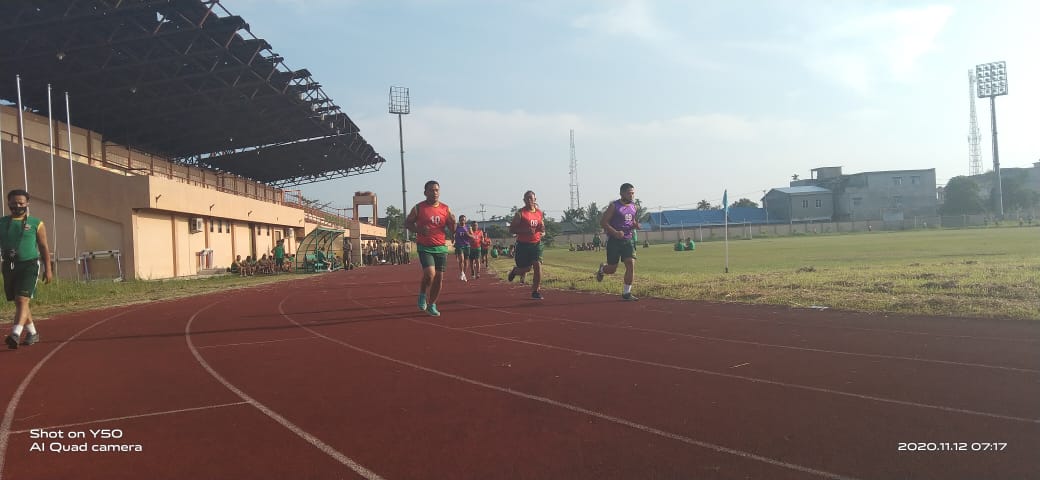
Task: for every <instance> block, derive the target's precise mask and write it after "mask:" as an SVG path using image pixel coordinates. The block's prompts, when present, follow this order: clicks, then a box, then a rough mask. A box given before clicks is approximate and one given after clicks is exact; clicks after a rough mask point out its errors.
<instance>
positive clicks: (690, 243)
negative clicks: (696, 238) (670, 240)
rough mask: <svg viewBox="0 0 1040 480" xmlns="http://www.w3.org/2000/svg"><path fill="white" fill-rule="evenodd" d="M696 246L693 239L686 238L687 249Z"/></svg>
mask: <svg viewBox="0 0 1040 480" xmlns="http://www.w3.org/2000/svg"><path fill="white" fill-rule="evenodd" d="M695 248H697V246H696V245H694V244H693V239H692V238H689V237H687V238H686V250H687V251H689V250H693V249H695Z"/></svg>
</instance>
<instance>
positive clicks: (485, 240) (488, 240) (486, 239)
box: [480, 230, 491, 249]
mask: <svg viewBox="0 0 1040 480" xmlns="http://www.w3.org/2000/svg"><path fill="white" fill-rule="evenodd" d="M480 233H482V234H484V231H483V230H481V231H480ZM481 238H482V239H483V241H482V242H481V243H480V246H481V248H484V249H487V248H491V237H489V236H487V234H484V235H482V237H481Z"/></svg>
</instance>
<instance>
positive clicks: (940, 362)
mask: <svg viewBox="0 0 1040 480" xmlns="http://www.w3.org/2000/svg"><path fill="white" fill-rule="evenodd" d="M463 305H464V306H467V307H474V308H480V309H485V310H491V311H496V312H501V310H498V309H492V308H487V307H482V306H480V305H470V304H463ZM503 313H504V312H503ZM517 315H519V314H517ZM542 320H558V321H561V322H569V323H577V324H580V325H591V326H594V327H600V328H613V329H619V330H631V331H635V332H647V333H659V334H664V335H671V336H676V337H686V338H696V339H698V340H708V341H713V342H725V343H733V344H738V345H751V346H755V347H766V348H780V349H784V350H796V351H802V352H813V353H825V354H828V355H845V356H849V357H863V358H878V359H883V360H899V361H904V362H920V363H934V364H937V365H953V366H957V367H972V368H987V369H991V370H1004V371H1009V372H1018V373H1028V374H1037V373H1040V370H1037V369H1032V368H1019V367H1006V366H1003V365H991V364H988V363H970V362H955V361H952V360H936V359H930V358H920V357H903V356H899V355H884V354H880V353H858V352H846V351H842V350H827V349H824V348H811V347H795V346H793V345H781V344H776V343H762V342H752V341H750V340H735V339H731V338H721V337H709V336H706V335H694V334H692V333H682V332H673V331H670V330H659V329H656V328H641V327H632V326H627V325H610V324H605V323H598V322H587V321H584V320H573V319H570V318H564V317H554V316H544V317H542Z"/></svg>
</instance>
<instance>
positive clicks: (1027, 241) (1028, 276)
mask: <svg viewBox="0 0 1040 480" xmlns="http://www.w3.org/2000/svg"><path fill="white" fill-rule="evenodd" d="M724 249H725V244H724V243H723V242H721V241H714V242H703V243H698V244H697V248H696V250H694V251H691V252H676V251H673V250H672V246H671V245H652V246H651V247H650V248H639V251H638V253H637V256H638V257H639V258H638V260H637V262H636V279H635V282H634V284H635V287H634V290H635V292H636V293H637V294H641V295H644V296H653V297H663V298H674V299H683V300H709V301H722V302H741V303H756V304H775V305H788V306H796V307H809V306H826V307H830V308H837V309H843V310H856V311H867V312H898V313H911V314H928V315H956V316H969V317H1007V318H1018V319H1031V320H1038V319H1040V228H987V229H965V230H918V231H909V232H875V233H864V234H843V235H806V236H799V237H780V238H756V239H754V240H730V242H729V273H728V274H727V273H724V268H725V250H724ZM604 259H605V253H604V252H570V251H567V249H566V248H551V249H547V250H546V253H545V258H544V265H545V277H544V279H543V284H544V285H545V286H546V287H547V288H559V289H572V290H586V291H595V292H608V293H619V292H620V289H621V285H620V283H621V275H622V274H623V272H624V266H619V268H618V273H617V274H615V275H613V276H608V277H607V279H606V280H604V281H603V283H597V282H596V281H595V278H594V275H593V273H594V270H595V268H596V266H597V265H598V264H599V263H600V262H602V261H604ZM511 263H512V259H498V260H496V261H495V263H494V265H495V267H496V270H497V271H498V272H500V274H501V275H503V276H504V274H505V273H506V272H508V271H509V267H510V266H511Z"/></svg>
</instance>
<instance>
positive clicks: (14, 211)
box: [11, 207, 28, 217]
mask: <svg viewBox="0 0 1040 480" xmlns="http://www.w3.org/2000/svg"><path fill="white" fill-rule="evenodd" d="M26 210H28V208H27V207H13V208H11V215H13V216H16V217H20V216H22V215H25V212H26Z"/></svg>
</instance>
